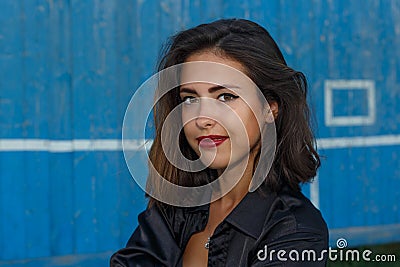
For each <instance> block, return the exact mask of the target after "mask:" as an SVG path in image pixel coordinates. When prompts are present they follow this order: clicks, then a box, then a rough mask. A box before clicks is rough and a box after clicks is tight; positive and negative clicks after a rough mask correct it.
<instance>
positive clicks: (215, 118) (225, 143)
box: [179, 52, 263, 169]
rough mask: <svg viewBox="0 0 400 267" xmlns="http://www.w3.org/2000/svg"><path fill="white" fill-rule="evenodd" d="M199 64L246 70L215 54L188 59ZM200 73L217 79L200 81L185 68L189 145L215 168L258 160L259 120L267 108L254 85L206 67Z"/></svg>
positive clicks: (183, 97)
mask: <svg viewBox="0 0 400 267" xmlns="http://www.w3.org/2000/svg"><path fill="white" fill-rule="evenodd" d="M195 61H207V62H216V63H222V64H225V65H228V66H230V67H232V68H235V69H237V70H239V71H241V72H244V70H245V68H244V67H243V66H242V64H240V63H239V62H237V61H235V60H232V59H228V58H224V57H220V56H217V55H215V54H214V53H212V52H202V53H196V54H193V55H191V56H190V57H189V58H188V59H187V60H186V62H195ZM197 70H199V69H197ZM207 71H208V72H210V73H208V74H207ZM200 72H204V73H205V75H203V77H209V76H213V78H212V79H211V80H212V82H213V83H211V82H210V83H207V82H203V81H204V79H198V76H197V74H198V73H199V71H195V70H193V69H190V67H186V66H184V67H183V69H182V74H181V84H182V85H181V86H180V93H179V95H180V99H181V100H182V102H183V104H182V121H183V124H184V127H183V130H184V134H185V136H186V139H187V141H188V143H189V145H190V146H191V147H192V149H193V150H194V151H195V152H196V153H197V155H199V156H200V155H201V154H203V155H202V157H201V159H202V158H203V159H204V160H203V159H202V161H203V163H204V161H206V162H209V163H211V164H210V165H209V167H210V168H212V169H225V168H226V167H227V166H228V164H229V161H230V160H231V162H230V164H234V163H235V162H240V161H241V160H243V159H245V158H247V155H249V161H250V162H251V161H254V155H255V154H256V152H257V151H258V150H259V149H260V148H259V143H260V126H259V124H258V122H257V118H258V120H259V121H262V120H263V119H262V118H263V115H262V114H263V108H262V106H263V105H262V104H261V101H260V99H259V96H258V94H257V91H256V90H257V89H256V88H255V86H254V84H251V83H249V82H248V81H244V82H243V83H241V82H237V81H238V79H237V77H236V78H233V77H226V76H227V75H226V74H224V73H221V74H218V73H216V72H218V71H213V70H211V69H209V68H207V67H206V66H205V67H204V68H202V69H200ZM204 73H203V74H204ZM207 75H209V76H207ZM240 79H241V78H240ZM240 79H239V80H240ZM199 80H200V81H202V82H198V81H199ZM242 80H243V79H242ZM216 81H217V82H216ZM231 81H233V83H232V82H231ZM215 83H218V84H222V85H224V86H219V85H216V84H215ZM238 83H241V84H240V85H238ZM246 102H247V103H246ZM256 116H257V117H256ZM232 152H233V153H232ZM249 152H251V153H250V154H249ZM214 157H215V158H214Z"/></svg>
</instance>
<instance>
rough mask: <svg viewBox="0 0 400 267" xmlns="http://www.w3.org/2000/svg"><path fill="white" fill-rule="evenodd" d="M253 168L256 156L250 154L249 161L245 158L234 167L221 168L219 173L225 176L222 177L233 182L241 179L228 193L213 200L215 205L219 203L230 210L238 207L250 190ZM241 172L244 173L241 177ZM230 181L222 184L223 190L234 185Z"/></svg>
mask: <svg viewBox="0 0 400 267" xmlns="http://www.w3.org/2000/svg"><path fill="white" fill-rule="evenodd" d="M253 168H254V158H253V157H252V156H250V157H249V159H248V161H247V160H243V162H240V163H239V164H237V165H236V166H234V167H233V168H230V169H224V170H219V171H218V175H223V177H221V178H223V179H226V180H227V181H229V182H231V183H232V180H234V181H238V180H239V181H238V182H237V183H236V185H234V187H233V188H232V189H231V190H230V191H229V192H228V193H226V194H225V195H224V196H223V197H221V198H220V199H218V200H216V201H215V202H213V203H214V205H218V206H221V208H222V209H225V208H226V209H229V210H230V209H233V208H234V207H236V206H237V204H239V202H240V201H241V200H242V199H243V198H244V196H245V195H246V194H247V193H248V192H249V186H250V182H251V179H252V176H253ZM243 169H244V171H243ZM222 173H223V174H222ZM241 173H242V175H241V176H240V177H239V175H240V174H241ZM229 182H228V183H222V184H221V189H222V191H224V190H229V188H230V187H232V184H231V183H229ZM224 185H225V186H224ZM225 188H226V189H225Z"/></svg>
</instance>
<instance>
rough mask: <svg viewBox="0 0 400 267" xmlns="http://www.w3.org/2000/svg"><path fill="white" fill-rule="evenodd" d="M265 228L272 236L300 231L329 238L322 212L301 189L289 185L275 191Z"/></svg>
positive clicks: (276, 236)
mask: <svg viewBox="0 0 400 267" xmlns="http://www.w3.org/2000/svg"><path fill="white" fill-rule="evenodd" d="M264 230H265V231H268V232H269V235H268V236H269V237H270V238H278V237H279V236H283V235H287V234H293V233H300V232H302V233H309V234H310V235H311V234H315V235H317V236H320V237H322V238H323V239H326V240H327V238H328V228H327V225H326V222H325V220H324V219H323V217H322V214H321V212H320V211H319V210H318V209H317V208H316V207H315V206H314V205H313V203H312V202H311V201H310V200H309V199H308V198H307V197H306V196H304V195H303V193H302V192H301V191H299V190H293V189H290V188H289V187H283V188H282V190H280V191H279V192H277V193H274V199H273V201H272V203H271V205H270V208H269V212H268V213H267V216H266V218H265V222H264Z"/></svg>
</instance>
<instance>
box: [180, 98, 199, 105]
mask: <svg viewBox="0 0 400 267" xmlns="http://www.w3.org/2000/svg"><path fill="white" fill-rule="evenodd" d="M182 102H183V103H184V104H185V105H191V104H194V103H197V102H198V99H197V98H195V97H193V96H185V97H184V98H182Z"/></svg>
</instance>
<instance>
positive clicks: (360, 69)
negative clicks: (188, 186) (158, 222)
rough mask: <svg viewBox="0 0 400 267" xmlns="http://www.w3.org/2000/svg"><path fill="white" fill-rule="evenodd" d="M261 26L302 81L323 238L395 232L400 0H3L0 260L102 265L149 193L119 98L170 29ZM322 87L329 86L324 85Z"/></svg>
mask: <svg viewBox="0 0 400 267" xmlns="http://www.w3.org/2000/svg"><path fill="white" fill-rule="evenodd" d="M223 17H226V18H229V17H240V18H247V19H251V20H254V21H256V22H258V23H260V24H261V25H263V26H265V27H266V28H267V29H268V30H269V31H270V33H271V34H272V36H273V37H274V38H275V39H276V41H277V42H278V44H279V46H280V47H281V48H282V50H283V52H284V54H285V56H286V59H287V61H288V63H289V65H291V66H293V67H294V68H296V69H298V70H301V71H303V72H304V73H305V74H306V76H307V78H308V80H309V83H310V102H311V103H312V107H313V109H314V112H315V117H316V122H317V125H318V127H317V128H316V132H317V135H318V138H319V139H318V140H319V150H320V152H321V153H322V154H323V155H324V156H325V157H324V159H323V162H322V164H323V165H322V168H321V170H320V172H319V175H318V178H317V179H316V180H315V182H314V183H313V184H312V185H307V186H305V187H304V191H305V193H306V194H307V195H308V196H310V198H311V199H312V200H313V201H314V203H315V204H316V205H317V206H319V208H320V210H321V212H322V213H323V215H324V217H325V218H326V220H327V222H328V225H329V228H330V231H331V243H332V244H334V243H335V241H336V239H337V238H339V237H345V238H346V239H347V240H348V243H349V245H359V244H379V243H387V242H399V241H400V210H399V209H400V207H399V205H400V201H399V200H400V191H399V190H398V188H399V185H400V167H399V166H400V150H399V146H400V126H399V125H400V115H399V114H400V89H399V88H400V87H399V83H400V50H399V49H398V47H400V3H399V2H398V1H395V0H393V1H377V0H368V1H362V0H356V1H322V0H314V1H289V0H288V1H277V0H274V1H262V0H256V1H250V0H248V1H242V0H241V1H239V0H235V1H229V0H218V1H211V0H210V1H199V0H196V1H188V0H166V1H147V0H136V1H133V0H132V1H128V0H116V1H108V0H84V1H81V0H65V1H61V0H59V1H56V0H48V1H45V0H25V1H22V0H21V1H14V0H2V1H0V266H107V264H108V258H109V256H110V255H111V252H112V251H115V250H117V249H118V248H120V247H122V246H123V245H124V244H125V242H126V241H127V239H128V237H129V236H130V234H131V232H132V231H133V229H134V228H135V226H136V225H137V221H136V216H137V214H138V213H139V212H140V211H141V210H142V209H143V208H144V207H145V199H144V193H143V192H142V191H141V190H140V189H139V188H138V186H137V185H136V184H135V182H134V181H133V180H132V178H131V176H130V173H129V171H128V169H127V167H126V165H125V161H124V158H123V154H122V151H121V145H120V140H121V127H122V121H123V116H124V112H125V108H126V107H127V105H128V102H129V100H130V97H131V96H132V95H133V93H134V92H135V89H136V88H137V87H138V86H139V85H140V84H141V83H142V82H144V81H145V79H146V78H148V77H150V76H151V74H152V73H154V70H155V64H156V62H157V58H158V55H159V50H160V47H161V45H162V43H163V42H164V41H165V40H166V38H167V37H168V36H170V35H171V34H173V33H175V32H177V31H179V30H181V29H185V28H188V27H191V26H195V25H197V24H199V23H204V22H209V21H212V20H215V19H218V18H223ZM328 96H329V97H328Z"/></svg>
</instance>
